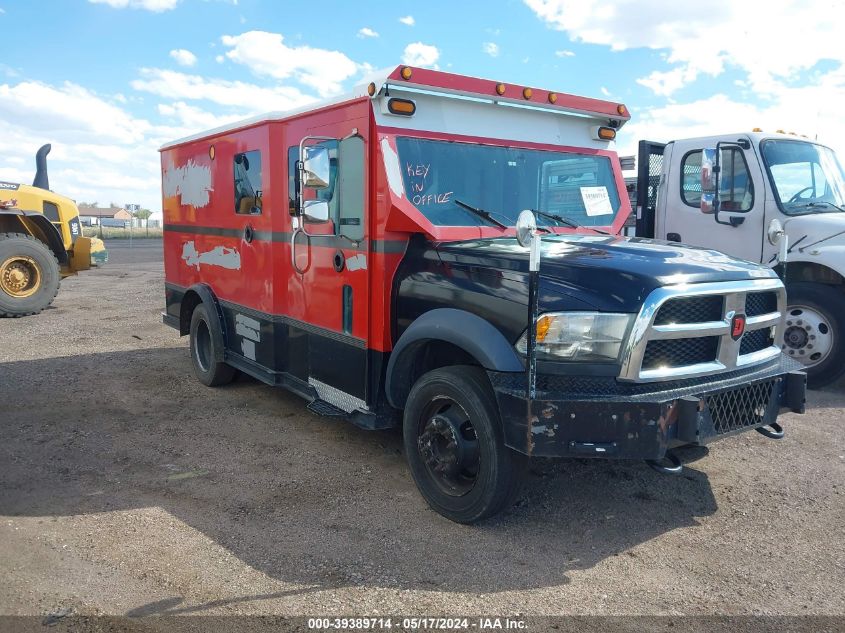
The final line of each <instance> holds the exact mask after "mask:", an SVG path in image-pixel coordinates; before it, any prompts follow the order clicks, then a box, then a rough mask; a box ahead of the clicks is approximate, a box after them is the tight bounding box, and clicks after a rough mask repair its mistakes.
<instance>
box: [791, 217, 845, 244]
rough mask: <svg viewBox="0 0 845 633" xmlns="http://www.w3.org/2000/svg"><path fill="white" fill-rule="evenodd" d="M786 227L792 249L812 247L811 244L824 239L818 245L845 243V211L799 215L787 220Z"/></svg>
mask: <svg viewBox="0 0 845 633" xmlns="http://www.w3.org/2000/svg"><path fill="white" fill-rule="evenodd" d="M784 227H785V228H786V232H787V234H788V235H789V245H790V247H791V248H790V250H792V251H794V250H795V249H799V250H800V249H804V248H808V247H810V248H812V247H811V246H810V245H811V244H813V242H817V241H818V240H824V241H823V242H820V243H819V244H818V246H821V245H822V244H824V245H825V246H832V245H834V244H839V245H842V244H845V213H842V212H837V213H814V214H812V215H799V216H796V217H793V218H788V219H787V220H785V221H784ZM799 240H800V241H799Z"/></svg>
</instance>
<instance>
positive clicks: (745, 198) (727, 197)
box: [681, 147, 754, 211]
mask: <svg viewBox="0 0 845 633" xmlns="http://www.w3.org/2000/svg"><path fill="white" fill-rule="evenodd" d="M721 167H722V174H721V176H720V177H719V204H720V207H721V209H722V210H723V211H750V210H751V209H752V207H753V206H754V183H753V182H752V180H751V177H750V176H749V174H748V165H747V164H746V163H745V156H744V155H743V153H742V150H740V149H738V148H736V147H728V148H723V149H722V165H721ZM681 198H682V199H683V201H684V202H685V203H686V204H687V205H689V206H691V207H695V208H699V207H700V206H701V150H695V151H692V152H687V154H686V155H685V156H684V159H683V161H682V165H681Z"/></svg>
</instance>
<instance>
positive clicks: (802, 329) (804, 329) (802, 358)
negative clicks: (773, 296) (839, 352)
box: [781, 305, 836, 367]
mask: <svg viewBox="0 0 845 633" xmlns="http://www.w3.org/2000/svg"><path fill="white" fill-rule="evenodd" d="M835 343H836V340H835V334H834V331H833V328H832V327H830V321H829V320H828V319H827V317H826V316H825V315H824V313H823V312H820V311H819V310H817V309H815V308H811V307H809V306H805V305H790V306H788V307H787V309H786V328H785V329H784V333H783V342H782V343H781V349H782V350H783V351H784V352H785V353H786V354H787V355H788V356H789V357H790V358H794V359H795V360H797V361H798V362H800V363H801V364H802V365H804V366H805V367H814V366H815V365H819V364H820V363H823V362H824V361H825V360H826V359H827V358H828V357H829V356H830V353H831V351H833V348H834V345H835Z"/></svg>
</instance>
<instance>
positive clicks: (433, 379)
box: [403, 366, 528, 523]
mask: <svg viewBox="0 0 845 633" xmlns="http://www.w3.org/2000/svg"><path fill="white" fill-rule="evenodd" d="M455 407H456V408H455ZM450 416H451V418H450ZM463 418H467V422H463V423H461V422H460V421H461V420H462V419H463ZM450 419H454V420H457V422H456V423H455V425H454V426H452V422H451V421H449V420H450ZM467 423H470V426H469V427H468V426H467ZM436 424H441V425H443V426H445V427H447V428H448V429H451V431H446V432H444V433H445V435H444V433H438V434H435V435H432V431H431V429H432V428H436V426H435V425H436ZM455 428H458V429H460V430H459V433H460V437H458V436H456V435H455V434H454V429H455ZM449 433H451V434H449ZM403 435H404V445H405V454H406V456H407V459H408V464H409V465H410V468H411V475H412V476H413V477H414V481H415V482H416V484H417V487H418V488H419V490H420V492H421V493H422V496H423V497H424V498H425V500H426V501H427V502H428V504H429V505H430V506H431V508H432V509H433V510H434V511H435V512H438V513H439V514H442V515H443V516H444V517H446V518H447V519H451V520H452V521H456V522H457V523H475V522H477V521H481V520H482V519H486V518H488V517H491V516H493V515H495V514H498V513H499V512H501V511H502V510H504V509H505V508H507V507H508V506H509V505H510V504H511V503H512V502H513V501H514V500H515V498H516V496H517V494H518V493H519V489H520V486H521V483H522V479H523V476H524V473H525V467H526V465H527V461H528V459H527V457H525V456H524V455H521V454H519V453H516V452H515V451H513V450H511V449H509V448H507V447H506V446H505V442H504V438H503V436H502V426H501V422H500V421H499V413H498V407H497V406H496V399H495V397H494V395H493V391H492V389H491V388H490V382H489V380H488V378H487V375H486V374H485V373H484V371H483V370H481V369H480V368H478V367H469V366H456V367H444V368H441V369H435V370H434V371H430V372H428V373H427V374H425V375H424V376H422V377H421V378H420V379H419V380H418V381H417V382H416V384H415V385H414V386H413V388H412V389H411V393H410V395H409V396H408V401H407V403H406V404H405V416H404V424H403ZM473 436H474V438H475V439H474V441H473V439H472V437H473ZM433 437H436V438H437V439H436V440H432V438H433ZM444 437H447V438H450V439H444ZM452 440H454V441H455V442H457V443H458V444H459V445H461V446H462V447H463V448H457V449H455V450H456V451H457V453H454V454H452V455H451V457H455V454H461V455H463V458H461V459H456V460H455V461H454V462H450V460H449V459H445V462H447V463H451V464H452V466H453V467H454V468H447V470H449V472H450V473H451V474H450V475H448V476H446V475H444V474H443V471H441V473H440V474H435V470H436V468H444V466H443V461H444V460H437V459H436V458H435V457H434V453H435V452H437V450H435V449H436V448H437V447H436V446H435V445H436V444H438V443H439V444H440V445H441V446H443V445H446V446H445V448H444V449H443V452H444V453H448V451H449V448H448V446H449V445H451V444H450V442H451V441H452ZM467 447H470V448H467ZM464 449H466V450H464ZM424 454H425V456H424ZM467 455H477V460H476V461H472V460H470V459H469V458H467V457H466V456H467ZM433 462H437V466H436V467H435V466H432V463H433ZM457 462H460V464H461V465H458V464H457ZM473 466H474V468H473ZM473 471H474V472H473Z"/></svg>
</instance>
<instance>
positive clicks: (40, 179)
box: [32, 143, 52, 191]
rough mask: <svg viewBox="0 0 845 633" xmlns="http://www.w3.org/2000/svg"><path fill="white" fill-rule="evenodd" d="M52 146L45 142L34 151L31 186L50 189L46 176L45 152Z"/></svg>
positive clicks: (48, 151)
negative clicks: (33, 176)
mask: <svg viewBox="0 0 845 633" xmlns="http://www.w3.org/2000/svg"><path fill="white" fill-rule="evenodd" d="M51 149H52V146H51V145H50V144H49V143H47V144H46V145H42V146H41V148H40V149H39V150H38V151H37V152H35V178H34V179H33V180H32V186H33V187H38V188H40V189H47V190H48V191H49V189H50V179H49V178H48V177H47V154H49V153H50V150H51Z"/></svg>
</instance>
